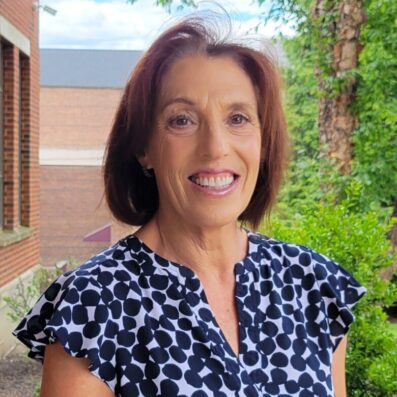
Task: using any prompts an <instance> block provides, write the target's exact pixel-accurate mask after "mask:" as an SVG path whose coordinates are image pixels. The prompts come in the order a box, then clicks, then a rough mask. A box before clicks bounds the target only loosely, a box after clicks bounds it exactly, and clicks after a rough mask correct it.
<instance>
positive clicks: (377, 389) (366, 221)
mask: <svg viewBox="0 0 397 397" xmlns="http://www.w3.org/2000/svg"><path fill="white" fill-rule="evenodd" d="M358 201H359V200H358V198H357V197H355V196H354V194H352V195H351V197H349V198H347V199H345V200H343V201H342V202H340V203H339V204H334V200H332V198H329V199H328V200H327V199H324V200H323V202H319V203H317V204H316V205H307V206H306V207H304V206H301V207H300V212H296V213H295V214H294V213H293V209H290V210H289V211H283V212H281V213H280V212H279V213H278V214H277V213H276V215H275V216H274V217H273V218H272V221H271V224H270V226H269V225H268V226H263V227H262V229H261V231H262V232H263V233H265V234H271V235H272V236H274V237H275V238H278V239H280V240H284V241H290V242H295V243H300V244H303V245H307V246H309V247H310V248H313V249H315V250H317V251H319V252H321V253H323V254H325V255H327V256H329V257H330V258H332V259H333V260H335V261H336V262H338V263H340V264H341V266H343V267H344V268H345V269H346V270H348V271H350V272H351V273H353V274H354V276H355V277H356V278H357V280H358V281H359V282H361V283H362V284H363V285H364V286H365V287H366V288H367V289H368V292H367V294H366V295H365V297H364V298H363V299H362V300H361V301H360V302H359V303H358V304H357V306H356V308H355V315H356V321H355V322H354V324H353V325H352V327H351V329H350V331H349V348H348V354H347V363H346V368H347V388H348V395H349V396H351V397H364V396H365V397H378V396H379V397H380V396H382V397H392V396H396V394H397V365H396V363H397V337H396V335H395V334H393V333H392V332H391V330H390V325H389V324H388V322H387V316H386V314H385V313H384V311H383V308H384V307H387V306H389V305H391V304H392V303H393V302H395V301H396V300H397V289H396V287H395V285H394V284H392V283H391V282H390V281H388V280H385V279H383V278H382V277H381V273H382V271H383V270H384V269H385V268H389V267H390V266H391V265H392V264H393V263H395V261H396V259H397V258H396V255H395V254H393V252H392V249H391V244H390V241H389V240H388V239H387V233H388V232H389V230H390V229H391V227H392V223H393V222H392V221H391V220H390V219H389V220H388V221H382V220H381V219H384V217H379V214H378V213H376V212H360V211H357V202H358ZM286 213H288V217H286ZM380 218H381V219H380Z"/></svg>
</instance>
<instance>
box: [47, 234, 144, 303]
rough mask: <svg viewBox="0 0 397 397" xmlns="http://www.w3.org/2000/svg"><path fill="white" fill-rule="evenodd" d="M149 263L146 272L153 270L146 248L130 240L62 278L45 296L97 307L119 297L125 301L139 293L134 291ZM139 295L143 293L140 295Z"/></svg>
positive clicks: (134, 240)
mask: <svg viewBox="0 0 397 397" xmlns="http://www.w3.org/2000/svg"><path fill="white" fill-rule="evenodd" d="M143 261H144V262H145V266H146V271H147V267H148V266H150V263H148V260H146V261H145V260H144V255H143V252H142V247H140V246H138V245H137V241H136V238H134V237H133V236H132V235H130V236H126V237H124V238H123V239H121V240H120V241H118V242H117V243H115V244H114V245H112V246H111V247H109V248H107V249H105V250H103V251H102V252H100V253H98V254H96V255H94V256H92V257H91V258H89V259H88V260H87V261H85V262H84V263H82V264H81V265H80V266H78V267H76V268H74V269H72V270H70V271H67V272H66V273H64V274H62V275H61V276H59V277H58V278H57V279H56V280H55V281H54V282H53V283H52V284H51V285H50V286H49V288H48V289H47V290H46V291H45V292H44V294H43V297H45V298H46V299H47V301H50V302H53V303H54V304H56V303H57V301H62V300H65V299H66V301H70V303H77V302H79V301H80V302H81V301H84V302H85V303H88V304H89V305H95V304H96V303H98V302H99V301H100V300H101V301H104V303H106V302H110V301H112V300H114V298H115V297H117V298H118V299H123V298H125V297H126V296H127V293H128V292H129V293H130V295H131V294H133V293H134V290H135V292H136V293H138V288H131V286H132V284H134V285H137V284H136V283H133V282H134V281H136V280H137V279H138V277H139V275H140V273H141V272H142V271H143V270H142V262H143ZM138 294H139V293H138Z"/></svg>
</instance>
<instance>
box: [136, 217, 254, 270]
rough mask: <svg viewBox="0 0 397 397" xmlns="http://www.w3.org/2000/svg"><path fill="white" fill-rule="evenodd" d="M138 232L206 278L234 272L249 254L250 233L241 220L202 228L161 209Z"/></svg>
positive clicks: (164, 253)
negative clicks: (242, 227) (169, 214)
mask: <svg viewBox="0 0 397 397" xmlns="http://www.w3.org/2000/svg"><path fill="white" fill-rule="evenodd" d="M136 235H137V236H138V237H139V238H141V239H142V240H143V241H144V242H145V243H146V244H147V245H148V246H149V247H150V248H151V249H153V251H155V252H156V253H158V254H159V255H161V256H162V257H164V258H167V259H168V260H171V261H174V262H177V263H180V264H183V265H185V266H187V267H189V268H190V269H192V270H193V271H194V272H195V273H196V274H197V275H201V276H203V277H205V276H206V275H210V276H211V277H212V278H214V277H216V278H224V277H227V276H230V275H232V274H233V268H234V264H235V263H237V262H238V261H240V260H241V259H242V258H244V257H245V256H246V254H247V235H246V233H245V232H244V230H242V229H241V227H240V226H239V225H238V223H237V222H233V223H230V224H227V225H223V226H216V227H215V226H214V227H202V226H195V225H190V224H188V223H186V222H183V223H182V222H176V221H175V219H169V217H168V216H167V215H163V214H162V213H161V212H159V213H157V214H156V215H155V216H154V217H153V219H152V220H151V221H150V222H149V223H148V224H146V225H145V226H143V227H142V228H141V229H140V230H139V231H138V232H137V233H136Z"/></svg>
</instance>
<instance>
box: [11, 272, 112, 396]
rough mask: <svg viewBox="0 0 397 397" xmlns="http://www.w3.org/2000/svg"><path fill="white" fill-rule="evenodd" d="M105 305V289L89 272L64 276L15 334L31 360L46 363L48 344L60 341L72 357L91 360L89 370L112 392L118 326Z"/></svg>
mask: <svg viewBox="0 0 397 397" xmlns="http://www.w3.org/2000/svg"><path fill="white" fill-rule="evenodd" d="M107 303H108V302H106V289H103V288H102V286H101V285H100V284H99V283H98V281H97V280H96V279H95V277H93V276H92V275H90V274H89V273H88V272H84V271H82V270H79V271H77V272H75V271H72V272H69V273H65V274H64V275H62V276H60V277H59V278H58V279H57V280H55V281H54V282H53V283H52V284H51V285H50V287H49V288H48V289H47V290H46V291H45V292H44V293H43V295H42V296H41V297H40V298H39V300H38V301H37V302H36V304H35V305H34V306H33V308H32V309H31V310H30V311H29V313H28V314H27V315H26V316H25V317H24V318H23V319H22V321H21V322H20V324H19V325H18V327H17V328H16V329H15V330H14V331H13V335H14V336H16V337H17V338H18V339H19V340H20V341H21V342H23V343H24V344H25V345H26V346H27V347H28V348H29V353H28V355H29V357H31V358H34V359H36V360H39V361H41V362H42V361H43V358H44V350H45V347H46V345H49V344H52V343H54V342H55V341H59V342H60V343H61V345H62V346H63V348H64V349H65V351H66V352H67V353H69V354H70V355H71V356H73V357H85V358H88V359H89V361H90V364H89V370H90V371H91V372H92V373H93V374H94V375H95V376H97V377H98V378H99V379H101V380H102V381H104V382H105V383H106V384H107V385H108V386H109V387H110V388H111V389H112V390H113V391H115V387H116V378H117V377H116V369H115V354H114V349H115V345H114V343H113V341H112V339H113V340H114V338H115V335H116V333H117V329H116V328H117V324H116V323H114V322H113V321H112V320H111V318H110V314H111V311H110V310H109V308H108V304H107Z"/></svg>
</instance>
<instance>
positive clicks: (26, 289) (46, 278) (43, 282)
mask: <svg viewBox="0 0 397 397" xmlns="http://www.w3.org/2000/svg"><path fill="white" fill-rule="evenodd" d="M73 267H74V260H73V259H70V260H69V262H66V263H65V264H64V265H63V266H61V267H51V268H46V267H41V268H40V269H39V270H38V271H36V272H35V273H34V275H33V277H32V278H31V280H29V281H28V282H26V281H23V280H21V279H19V280H18V283H17V285H16V287H15V291H13V293H12V294H11V295H4V296H1V297H0V298H1V299H2V300H3V301H4V302H5V303H6V304H7V307H8V311H7V316H8V317H9V318H10V319H11V320H12V321H14V322H18V321H20V320H21V318H22V317H24V316H25V315H26V313H27V312H28V311H29V310H30V308H31V306H32V304H33V303H34V301H35V300H37V298H38V297H39V296H40V295H41V294H42V293H43V292H44V291H45V290H46V289H47V287H48V286H49V285H50V284H51V283H52V282H53V281H54V280H55V278H56V277H58V276H60V275H61V274H62V273H64V272H65V271H66V270H67V269H71V268H73Z"/></svg>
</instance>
